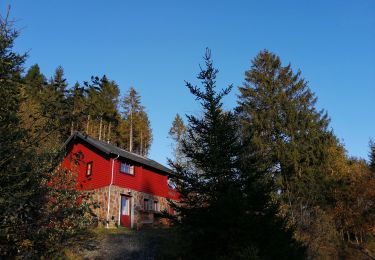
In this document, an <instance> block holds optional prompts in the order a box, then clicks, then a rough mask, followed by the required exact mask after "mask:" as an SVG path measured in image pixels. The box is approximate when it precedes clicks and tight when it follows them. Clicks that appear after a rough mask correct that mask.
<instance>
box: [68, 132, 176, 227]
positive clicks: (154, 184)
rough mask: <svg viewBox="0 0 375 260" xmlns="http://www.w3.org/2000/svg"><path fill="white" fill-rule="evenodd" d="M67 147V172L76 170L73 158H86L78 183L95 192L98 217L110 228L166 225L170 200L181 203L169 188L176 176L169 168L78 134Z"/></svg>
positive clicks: (82, 162)
mask: <svg viewBox="0 0 375 260" xmlns="http://www.w3.org/2000/svg"><path fill="white" fill-rule="evenodd" d="M64 147H65V150H66V156H65V159H64V161H63V166H64V167H66V168H69V167H73V165H72V164H73V161H72V160H71V159H70V158H71V156H72V155H73V154H77V153H81V154H82V155H83V157H82V158H81V159H80V160H79V165H78V170H77V171H78V182H79V184H81V185H82V188H83V189H85V190H90V191H93V194H94V195H93V196H94V200H95V201H96V202H97V203H98V204H99V206H100V208H99V209H97V212H96V213H97V215H98V217H99V219H100V220H103V221H104V222H106V223H107V226H114V225H121V226H125V227H129V228H139V227H141V226H142V225H145V224H151V225H155V224H163V223H162V220H161V219H160V218H159V217H158V216H159V215H160V214H159V213H160V212H161V211H167V212H169V213H170V214H173V209H172V208H170V207H169V204H168V201H167V199H172V200H177V199H178V194H177V192H176V191H175V190H174V189H172V188H171V187H170V186H169V185H168V178H169V176H170V175H171V174H173V173H172V171H171V170H170V169H168V168H167V167H165V166H163V165H161V164H159V163H157V162H156V161H153V160H150V159H148V158H145V157H143V156H140V155H137V154H135V153H130V152H128V151H125V150H123V149H121V148H119V147H116V146H114V145H112V144H109V143H106V142H103V141H99V140H96V139H93V138H91V137H89V136H85V135H83V134H81V133H78V132H77V133H75V134H74V135H72V136H70V137H69V138H68V140H67V141H66V142H65V144H64ZM164 224H165V223H164Z"/></svg>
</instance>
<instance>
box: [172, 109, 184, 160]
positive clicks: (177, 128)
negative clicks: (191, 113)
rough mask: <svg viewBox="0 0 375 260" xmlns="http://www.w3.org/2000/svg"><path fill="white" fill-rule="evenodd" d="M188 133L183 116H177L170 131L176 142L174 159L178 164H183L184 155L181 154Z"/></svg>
mask: <svg viewBox="0 0 375 260" xmlns="http://www.w3.org/2000/svg"><path fill="white" fill-rule="evenodd" d="M185 133H186V126H185V124H184V121H183V120H182V118H181V116H180V115H179V114H176V116H175V118H174V120H173V122H172V126H171V128H170V129H169V136H170V138H172V140H173V141H174V148H173V151H174V157H175V161H176V162H177V163H179V164H180V163H181V162H182V154H181V149H182V147H181V146H182V140H183V139H184V136H185Z"/></svg>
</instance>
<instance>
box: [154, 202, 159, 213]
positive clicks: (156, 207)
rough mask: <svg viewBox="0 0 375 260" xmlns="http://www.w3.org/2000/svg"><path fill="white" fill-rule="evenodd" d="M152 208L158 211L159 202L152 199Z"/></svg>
mask: <svg viewBox="0 0 375 260" xmlns="http://www.w3.org/2000/svg"><path fill="white" fill-rule="evenodd" d="M153 210H154V211H159V202H158V201H157V200H154V207H153Z"/></svg>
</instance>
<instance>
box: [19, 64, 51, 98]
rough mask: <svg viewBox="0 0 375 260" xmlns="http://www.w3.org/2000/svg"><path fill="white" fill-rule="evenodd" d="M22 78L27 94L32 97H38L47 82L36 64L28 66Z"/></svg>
mask: <svg viewBox="0 0 375 260" xmlns="http://www.w3.org/2000/svg"><path fill="white" fill-rule="evenodd" d="M23 80H24V82H25V85H26V88H27V94H28V95H29V96H30V97H34V98H38V97H39V96H40V95H41V94H42V92H43V91H44V87H45V85H46V82H47V80H46V77H45V76H44V75H43V74H42V73H41V72H40V68H39V65H38V64H34V65H32V66H31V67H30V68H29V70H28V71H27V73H26V75H25V77H24V78H23Z"/></svg>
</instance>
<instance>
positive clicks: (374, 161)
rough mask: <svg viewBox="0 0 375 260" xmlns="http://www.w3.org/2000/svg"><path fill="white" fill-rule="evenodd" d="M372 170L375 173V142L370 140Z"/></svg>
mask: <svg viewBox="0 0 375 260" xmlns="http://www.w3.org/2000/svg"><path fill="white" fill-rule="evenodd" d="M369 166H370V170H371V171H372V172H373V173H374V174H375V142H374V141H373V140H371V141H370V164H369Z"/></svg>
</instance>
